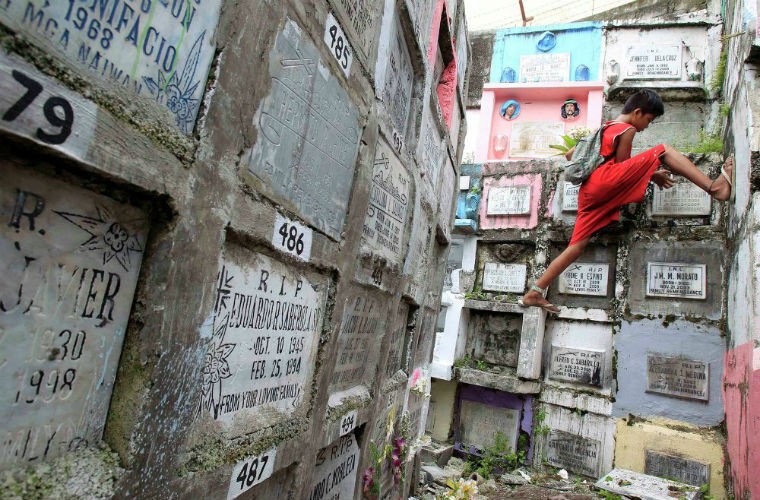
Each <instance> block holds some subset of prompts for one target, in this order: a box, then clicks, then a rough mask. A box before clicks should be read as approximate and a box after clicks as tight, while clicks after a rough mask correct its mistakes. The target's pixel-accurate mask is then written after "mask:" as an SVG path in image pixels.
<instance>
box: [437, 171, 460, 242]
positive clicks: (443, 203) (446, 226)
mask: <svg viewBox="0 0 760 500" xmlns="http://www.w3.org/2000/svg"><path fill="white" fill-rule="evenodd" d="M455 192H458V191H457V186H456V172H455V171H454V167H453V166H451V162H449V161H448V160H445V161H444V164H443V179H442V180H441V193H440V196H439V197H438V200H439V205H438V217H439V219H438V220H439V221H440V224H441V226H442V227H443V230H444V231H445V232H446V234H447V235H448V234H449V232H450V231H451V224H452V223H453V221H454V220H453V218H452V216H453V215H454V193H455Z"/></svg>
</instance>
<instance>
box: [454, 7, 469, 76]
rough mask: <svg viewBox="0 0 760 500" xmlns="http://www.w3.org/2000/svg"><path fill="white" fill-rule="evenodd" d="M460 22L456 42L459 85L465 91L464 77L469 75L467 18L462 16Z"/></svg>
mask: <svg viewBox="0 0 760 500" xmlns="http://www.w3.org/2000/svg"><path fill="white" fill-rule="evenodd" d="M460 19H461V20H460V21H459V31H458V34H457V38H456V40H455V44H456V48H457V77H458V80H457V83H458V85H459V89H460V91H462V90H463V89H464V76H465V74H466V73H467V64H468V60H467V56H468V54H467V28H466V27H465V24H464V22H465V21H464V20H465V17H464V16H462V17H461V18H460Z"/></svg>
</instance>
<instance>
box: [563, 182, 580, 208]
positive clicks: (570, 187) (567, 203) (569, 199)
mask: <svg viewBox="0 0 760 500" xmlns="http://www.w3.org/2000/svg"><path fill="white" fill-rule="evenodd" d="M580 188H581V187H580V186H576V185H575V184H573V183H572V182H567V181H565V182H564V183H563V185H562V211H563V212H577V211H578V190H579V189H580Z"/></svg>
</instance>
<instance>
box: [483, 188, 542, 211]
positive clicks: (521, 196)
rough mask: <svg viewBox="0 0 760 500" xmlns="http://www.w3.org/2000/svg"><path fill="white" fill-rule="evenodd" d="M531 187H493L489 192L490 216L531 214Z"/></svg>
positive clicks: (487, 208)
mask: <svg viewBox="0 0 760 500" xmlns="http://www.w3.org/2000/svg"><path fill="white" fill-rule="evenodd" d="M530 195H531V186H530V185H522V186H507V187H495V186H492V187H491V188H490V189H489V190H488V205H487V207H486V214H488V215H526V214H530V198H531V196H530Z"/></svg>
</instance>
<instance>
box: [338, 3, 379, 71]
mask: <svg viewBox="0 0 760 500" xmlns="http://www.w3.org/2000/svg"><path fill="white" fill-rule="evenodd" d="M331 4H332V6H333V7H334V8H335V10H336V11H337V12H338V13H339V15H341V17H342V18H343V19H344V22H343V24H342V26H343V27H344V28H345V29H346V31H348V33H349V35H350V36H351V40H352V42H353V46H354V47H355V48H356V49H357V50H358V51H359V53H360V54H361V55H362V58H363V59H365V60H366V59H367V58H368V57H369V54H370V52H371V51H372V48H373V46H374V45H375V42H376V39H377V33H376V31H377V26H378V24H379V22H380V20H381V19H382V14H381V12H379V9H380V7H381V6H382V5H383V4H382V3H381V2H376V1H373V0H336V1H334V2H331Z"/></svg>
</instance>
